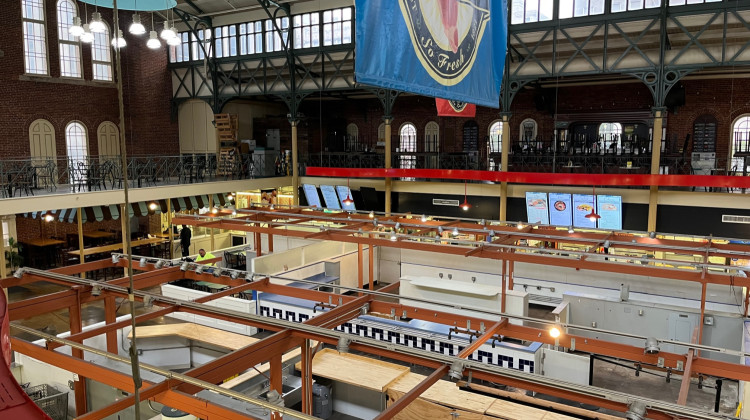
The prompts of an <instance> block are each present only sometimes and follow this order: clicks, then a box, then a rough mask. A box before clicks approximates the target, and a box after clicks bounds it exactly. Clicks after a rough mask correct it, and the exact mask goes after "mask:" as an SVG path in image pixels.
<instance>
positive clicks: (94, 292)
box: [91, 284, 102, 296]
mask: <svg viewBox="0 0 750 420" xmlns="http://www.w3.org/2000/svg"><path fill="white" fill-rule="evenodd" d="M101 294H102V286H100V285H98V284H95V285H94V286H93V287H92V288H91V296H99V295H101Z"/></svg>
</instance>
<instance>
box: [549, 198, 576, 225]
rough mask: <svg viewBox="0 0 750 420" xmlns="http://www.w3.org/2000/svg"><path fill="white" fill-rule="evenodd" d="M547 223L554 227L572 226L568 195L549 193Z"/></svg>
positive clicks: (570, 205) (571, 209)
mask: <svg viewBox="0 0 750 420" xmlns="http://www.w3.org/2000/svg"><path fill="white" fill-rule="evenodd" d="M549 222H550V224H552V225H555V226H572V225H573V205H572V203H571V198H570V194H562V193H549Z"/></svg>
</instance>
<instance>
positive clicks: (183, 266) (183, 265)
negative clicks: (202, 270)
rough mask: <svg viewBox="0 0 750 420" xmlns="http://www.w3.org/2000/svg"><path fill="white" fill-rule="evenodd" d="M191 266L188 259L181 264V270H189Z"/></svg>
mask: <svg viewBox="0 0 750 420" xmlns="http://www.w3.org/2000/svg"><path fill="white" fill-rule="evenodd" d="M189 267H190V263H189V262H187V261H183V262H182V264H180V270H181V271H187V269H188V268H189Z"/></svg>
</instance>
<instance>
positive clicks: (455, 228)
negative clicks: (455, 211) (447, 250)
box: [452, 227, 458, 236]
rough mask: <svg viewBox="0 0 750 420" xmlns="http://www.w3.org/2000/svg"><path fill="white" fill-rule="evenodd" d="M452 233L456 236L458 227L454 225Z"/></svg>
mask: <svg viewBox="0 0 750 420" xmlns="http://www.w3.org/2000/svg"><path fill="white" fill-rule="evenodd" d="M452 233H453V236H458V228H457V227H454V228H453V232H452Z"/></svg>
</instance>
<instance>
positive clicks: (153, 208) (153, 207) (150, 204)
mask: <svg viewBox="0 0 750 420" xmlns="http://www.w3.org/2000/svg"><path fill="white" fill-rule="evenodd" d="M148 209H149V210H156V203H154V202H153V201H152V202H151V203H149V205H148Z"/></svg>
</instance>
